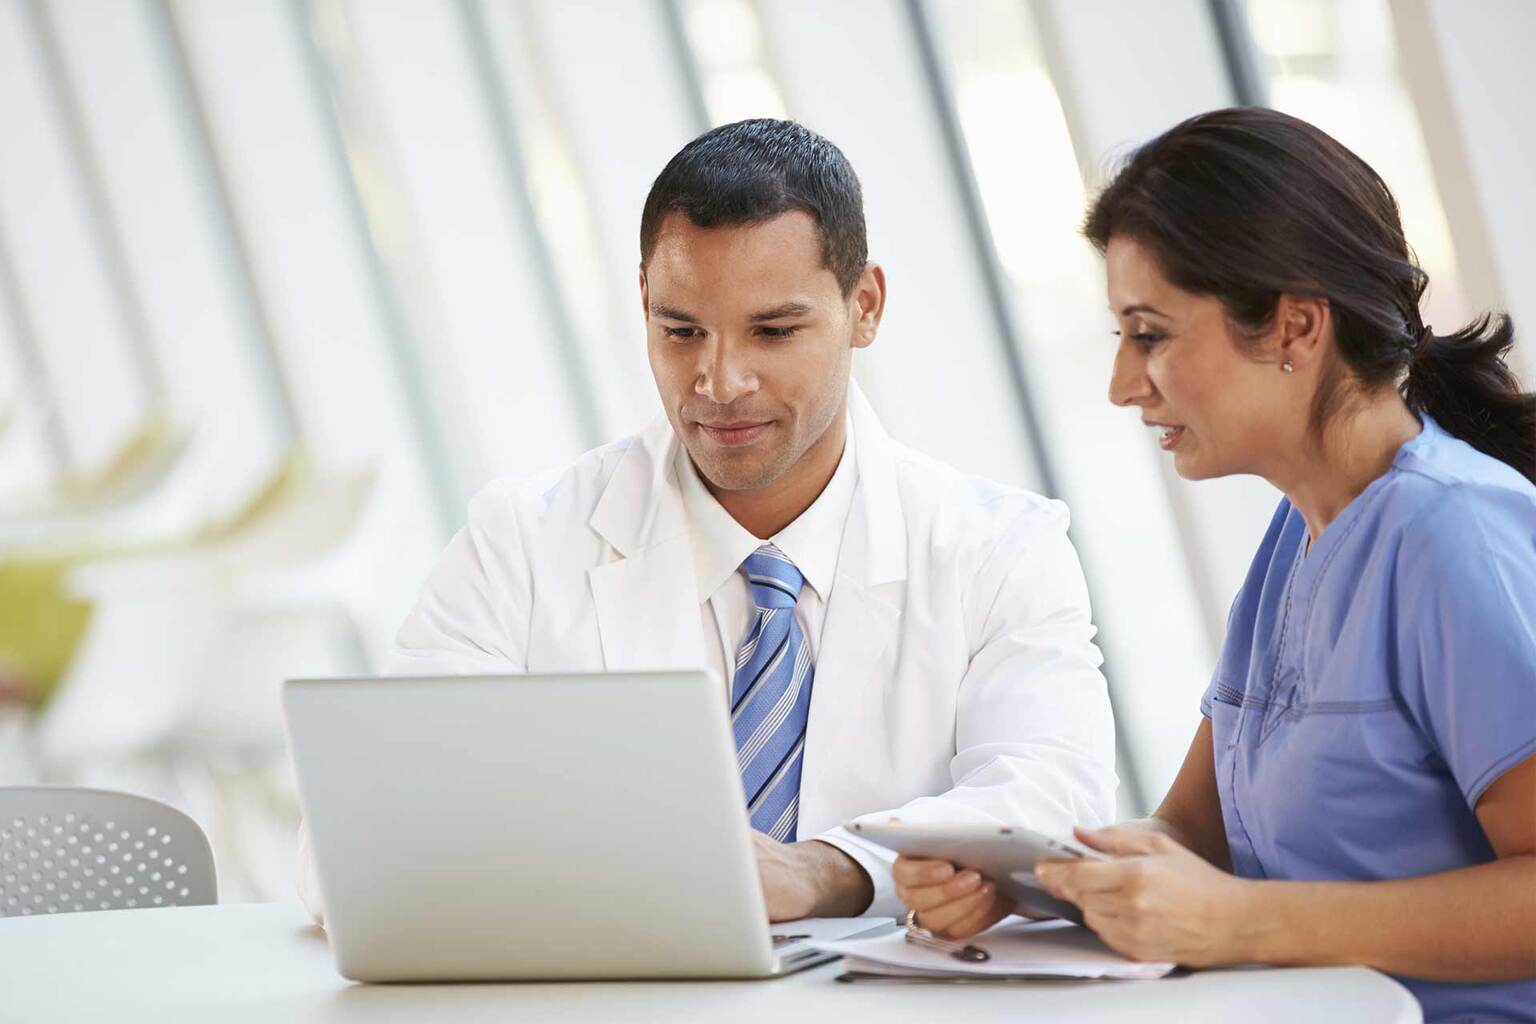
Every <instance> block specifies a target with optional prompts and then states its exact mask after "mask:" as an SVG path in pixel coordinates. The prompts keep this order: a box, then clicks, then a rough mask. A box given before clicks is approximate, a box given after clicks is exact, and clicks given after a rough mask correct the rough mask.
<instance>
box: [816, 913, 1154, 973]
mask: <svg viewBox="0 0 1536 1024" xmlns="http://www.w3.org/2000/svg"><path fill="white" fill-rule="evenodd" d="M968 941H969V944H970V945H972V946H975V947H977V948H979V949H983V950H986V952H987V954H988V959H986V960H984V961H980V962H974V961H966V960H960V959H957V958H955V957H954V956H953V955H951V954H950V953H948V952H945V951H944V950H940V949H933V948H931V947H928V946H919V945H916V944H914V943H911V942H908V941H907V938H906V933H905V932H902V931H897V932H895V933H892V934H888V935H883V936H880V937H878V938H873V939H844V940H840V941H836V942H817V943H814V945H815V946H816V948H818V949H823V950H826V951H828V952H832V953H841V954H842V955H843V956H844V957H845V960H844V966H845V967H846V968H847V970H848V973H849V974H850V975H853V976H861V975H862V976H876V977H895V978H935V979H947V980H956V979H962V978H975V979H982V978H1130V979H1146V978H1161V977H1162V976H1163V975H1165V974H1167V973H1168V972H1169V971H1172V970H1173V968H1174V965H1173V964H1168V963H1141V962H1138V961H1135V960H1127V959H1126V958H1125V957H1123V956H1121V955H1120V954H1119V953H1116V952H1115V951H1114V950H1112V949H1110V948H1109V947H1108V946H1106V945H1104V943H1103V942H1101V941H1099V937H1098V936H1097V935H1094V934H1093V932H1091V931H1089V930H1088V929H1086V928H1080V927H1078V926H1077V925H1075V924H1071V923H1069V922H1066V921H1023V920H1020V919H1019V918H1008V919H1007V920H1006V921H1004V922H1003V923H1001V924H999V925H997V926H996V927H995V928H993V929H991V930H990V931H987V932H983V933H982V934H980V935H977V936H976V937H975V938H972V939H970V940H968Z"/></svg>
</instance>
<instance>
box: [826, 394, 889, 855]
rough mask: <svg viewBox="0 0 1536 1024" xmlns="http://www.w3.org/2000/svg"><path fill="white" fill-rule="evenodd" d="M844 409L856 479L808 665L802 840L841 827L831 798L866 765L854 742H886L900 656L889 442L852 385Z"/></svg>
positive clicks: (853, 784) (865, 757)
mask: <svg viewBox="0 0 1536 1024" xmlns="http://www.w3.org/2000/svg"><path fill="white" fill-rule="evenodd" d="M849 412H850V419H851V421H852V425H853V429H854V431H855V435H856V447H855V457H856V458H857V459H858V467H859V482H858V486H857V488H856V489H855V492H854V501H853V507H852V508H851V509H850V510H849V514H848V522H847V525H846V526H845V527H844V530H843V541H842V547H841V553H840V554H839V556H838V567H837V580H836V582H835V583H834V584H833V587H832V595H831V600H830V601H829V602H828V604H827V617H826V622H825V624H824V625H823V627H822V634H821V644H820V650H819V652H818V655H817V658H816V677H815V685H814V687H813V689H812V691H811V708H810V717H809V721H808V723H807V728H806V740H805V762H804V763H805V767H804V772H803V777H802V782H801V787H800V821H801V828H800V832H801V834H802V835H804V834H809V833H810V832H812V831H820V830H822V829H825V828H829V827H831V826H833V825H838V824H841V821H840V820H835V819H836V815H835V814H832V812H831V808H833V807H835V806H838V805H839V804H840V803H842V801H841V800H839V798H838V793H839V792H840V791H842V790H844V789H847V788H850V787H851V788H852V789H854V790H858V789H859V788H860V787H861V786H863V783H862V782H861V781H860V780H859V779H858V775H859V772H860V765H861V764H865V765H867V764H868V763H870V760H871V759H870V757H869V756H868V754H867V752H865V751H863V750H861V749H860V748H859V743H860V741H861V740H863V739H864V738H866V737H870V736H878V737H880V742H881V743H882V744H886V743H890V742H894V739H893V738H892V737H889V736H886V735H885V733H886V732H887V730H886V728H885V720H886V712H885V706H884V695H885V692H886V685H887V682H888V680H889V679H890V678H891V676H892V675H893V673H894V671H895V666H896V658H897V656H898V654H899V653H900V644H899V643H898V642H897V638H898V636H899V633H900V627H901V610H902V605H903V602H904V599H905V594H906V578H907V537H906V520H905V517H904V515H903V514H902V509H901V503H900V500H899V498H900V495H899V493H898V491H897V488H896V476H895V465H894V462H893V460H892V454H891V441H890V438H889V437H888V436H887V435H886V433H885V431H884V429H883V428H882V427H881V426H880V423H879V421H878V420H877V419H876V418H875V415H874V411H873V410H872V409H871V408H870V407H869V404H868V402H867V401H866V400H865V399H864V396H863V394H862V393H860V392H859V391H858V389H857V388H856V387H851V388H850V389H849Z"/></svg>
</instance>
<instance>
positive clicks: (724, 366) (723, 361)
mask: <svg viewBox="0 0 1536 1024" xmlns="http://www.w3.org/2000/svg"><path fill="white" fill-rule="evenodd" d="M745 347H746V346H744V345H742V344H740V343H738V342H736V341H734V340H732V339H730V338H727V337H723V336H720V337H716V338H715V339H713V340H712V341H711V342H710V343H709V344H707V345H705V346H703V350H704V363H703V365H702V366H700V367H699V376H698V379H697V380H696V381H695V382H694V386H693V390H694V391H695V392H696V393H698V394H700V395H702V396H704V397H705V398H708V399H709V400H710V401H711V402H714V403H715V404H716V405H730V404H731V403H732V402H734V401H735V400H736V399H738V398H741V397H744V396H746V395H750V394H752V392H754V391H756V390H757V373H756V372H755V371H754V370H753V369H752V366H751V360H750V358H749V357H748V353H747V352H745V351H743V350H744V349H745Z"/></svg>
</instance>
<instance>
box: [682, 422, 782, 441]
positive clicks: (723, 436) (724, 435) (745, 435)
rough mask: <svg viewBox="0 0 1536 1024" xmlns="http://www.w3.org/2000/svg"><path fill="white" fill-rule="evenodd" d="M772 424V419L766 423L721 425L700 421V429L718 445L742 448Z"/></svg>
mask: <svg viewBox="0 0 1536 1024" xmlns="http://www.w3.org/2000/svg"><path fill="white" fill-rule="evenodd" d="M772 425H773V422H772V421H771V420H770V421H768V422H765V423H727V424H721V425H719V426H711V425H710V424H708V423H700V424H699V429H700V430H702V431H704V434H705V436H707V437H708V438H709V439H710V440H711V441H714V442H715V443H716V444H718V445H723V446H724V447H726V448H740V447H742V446H743V445H749V444H751V443H752V442H753V441H756V440H757V439H758V438H759V437H761V436H762V434H763V432H764V431H766V430H767V429H768V428H769V427H770V426H772Z"/></svg>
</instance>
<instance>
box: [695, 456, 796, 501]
mask: <svg viewBox="0 0 1536 1024" xmlns="http://www.w3.org/2000/svg"><path fill="white" fill-rule="evenodd" d="M689 454H690V455H691V456H693V465H694V467H695V468H696V469H698V471H699V475H700V476H701V477H703V478H704V481H705V483H707V484H709V485H710V486H711V487H713V488H714V489H715V490H718V491H756V490H760V489H762V488H764V487H767V486H768V485H769V484H771V483H773V482H774V481H775V480H777V479H778V478H779V476H780V475H781V474H780V473H777V472H774V471H773V469H772V468H771V467H772V460H769V459H764V458H763V457H762V455H761V454H760V453H748V452H734V453H733V452H710V453H708V455H706V456H705V457H703V458H700V453H698V452H696V451H693V450H690V451H689Z"/></svg>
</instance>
